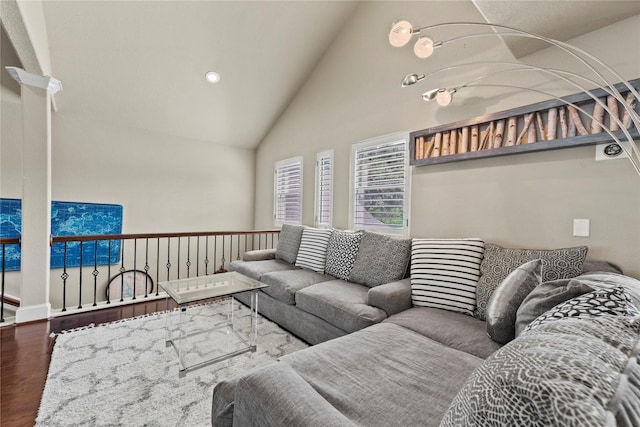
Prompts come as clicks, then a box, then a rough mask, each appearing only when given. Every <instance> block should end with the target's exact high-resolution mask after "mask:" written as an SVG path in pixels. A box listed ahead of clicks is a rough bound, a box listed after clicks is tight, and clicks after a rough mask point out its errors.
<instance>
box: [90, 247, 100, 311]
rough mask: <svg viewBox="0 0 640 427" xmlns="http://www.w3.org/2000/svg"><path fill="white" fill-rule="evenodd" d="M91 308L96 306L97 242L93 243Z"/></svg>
mask: <svg viewBox="0 0 640 427" xmlns="http://www.w3.org/2000/svg"><path fill="white" fill-rule="evenodd" d="M91 274H93V306H94V307H96V306H97V305H98V274H99V272H98V241H97V240H96V241H95V242H93V271H92V272H91Z"/></svg>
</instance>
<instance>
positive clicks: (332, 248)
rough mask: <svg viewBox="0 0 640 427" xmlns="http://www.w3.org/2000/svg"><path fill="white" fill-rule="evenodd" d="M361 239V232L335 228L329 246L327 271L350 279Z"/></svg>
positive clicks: (339, 277)
mask: <svg viewBox="0 0 640 427" xmlns="http://www.w3.org/2000/svg"><path fill="white" fill-rule="evenodd" d="M360 239H362V233H361V232H350V231H338V230H334V231H333V234H332V235H331V238H330V239H329V246H328V247H327V262H326V268H325V273H327V274H330V275H332V276H333V277H335V278H338V279H342V280H348V279H349V273H351V269H352V268H353V263H354V262H355V260H356V256H357V255H358V247H359V246H360Z"/></svg>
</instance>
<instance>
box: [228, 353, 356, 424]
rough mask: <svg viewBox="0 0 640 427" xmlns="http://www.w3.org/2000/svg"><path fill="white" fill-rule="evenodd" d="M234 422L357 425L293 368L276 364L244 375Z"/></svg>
mask: <svg viewBox="0 0 640 427" xmlns="http://www.w3.org/2000/svg"><path fill="white" fill-rule="evenodd" d="M233 425H238V426H310V427H314V426H318V427H320V426H322V427H326V426H336V427H337V426H350V427H353V425H354V424H353V423H351V422H350V421H349V420H348V419H347V418H346V417H345V416H344V415H342V413H340V412H339V411H338V410H337V409H336V408H335V407H333V406H332V405H331V404H330V403H329V402H327V401H326V400H325V399H324V398H323V397H322V396H321V395H320V394H318V393H317V392H316V391H315V390H314V389H313V387H311V386H310V385H309V384H308V383H307V382H306V381H305V380H304V379H303V378H302V377H301V376H300V375H299V374H298V373H297V372H295V371H294V370H293V369H292V368H291V367H289V366H288V365H286V364H285V363H275V364H272V365H269V366H265V367H263V368H259V369H256V370H253V371H251V373H249V374H247V375H245V376H243V377H241V378H240V380H239V381H238V384H237V387H236V401H235V408H234V411H233Z"/></svg>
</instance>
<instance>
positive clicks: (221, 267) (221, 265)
mask: <svg viewBox="0 0 640 427" xmlns="http://www.w3.org/2000/svg"><path fill="white" fill-rule="evenodd" d="M220 261H221V264H220V272H221V273H222V272H223V271H224V261H225V260H224V234H223V235H222V259H221V260H220Z"/></svg>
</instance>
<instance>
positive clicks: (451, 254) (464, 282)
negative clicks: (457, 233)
mask: <svg viewBox="0 0 640 427" xmlns="http://www.w3.org/2000/svg"><path fill="white" fill-rule="evenodd" d="M483 253H484V242H483V241H482V240H480V239H413V244H412V247H411V300H412V302H413V305H414V306H422V307H433V308H440V309H443V310H449V311H455V312H459V313H464V314H468V315H470V316H473V311H474V309H475V306H476V285H477V283H478V279H479V278H480V263H481V262H482V255H483Z"/></svg>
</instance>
